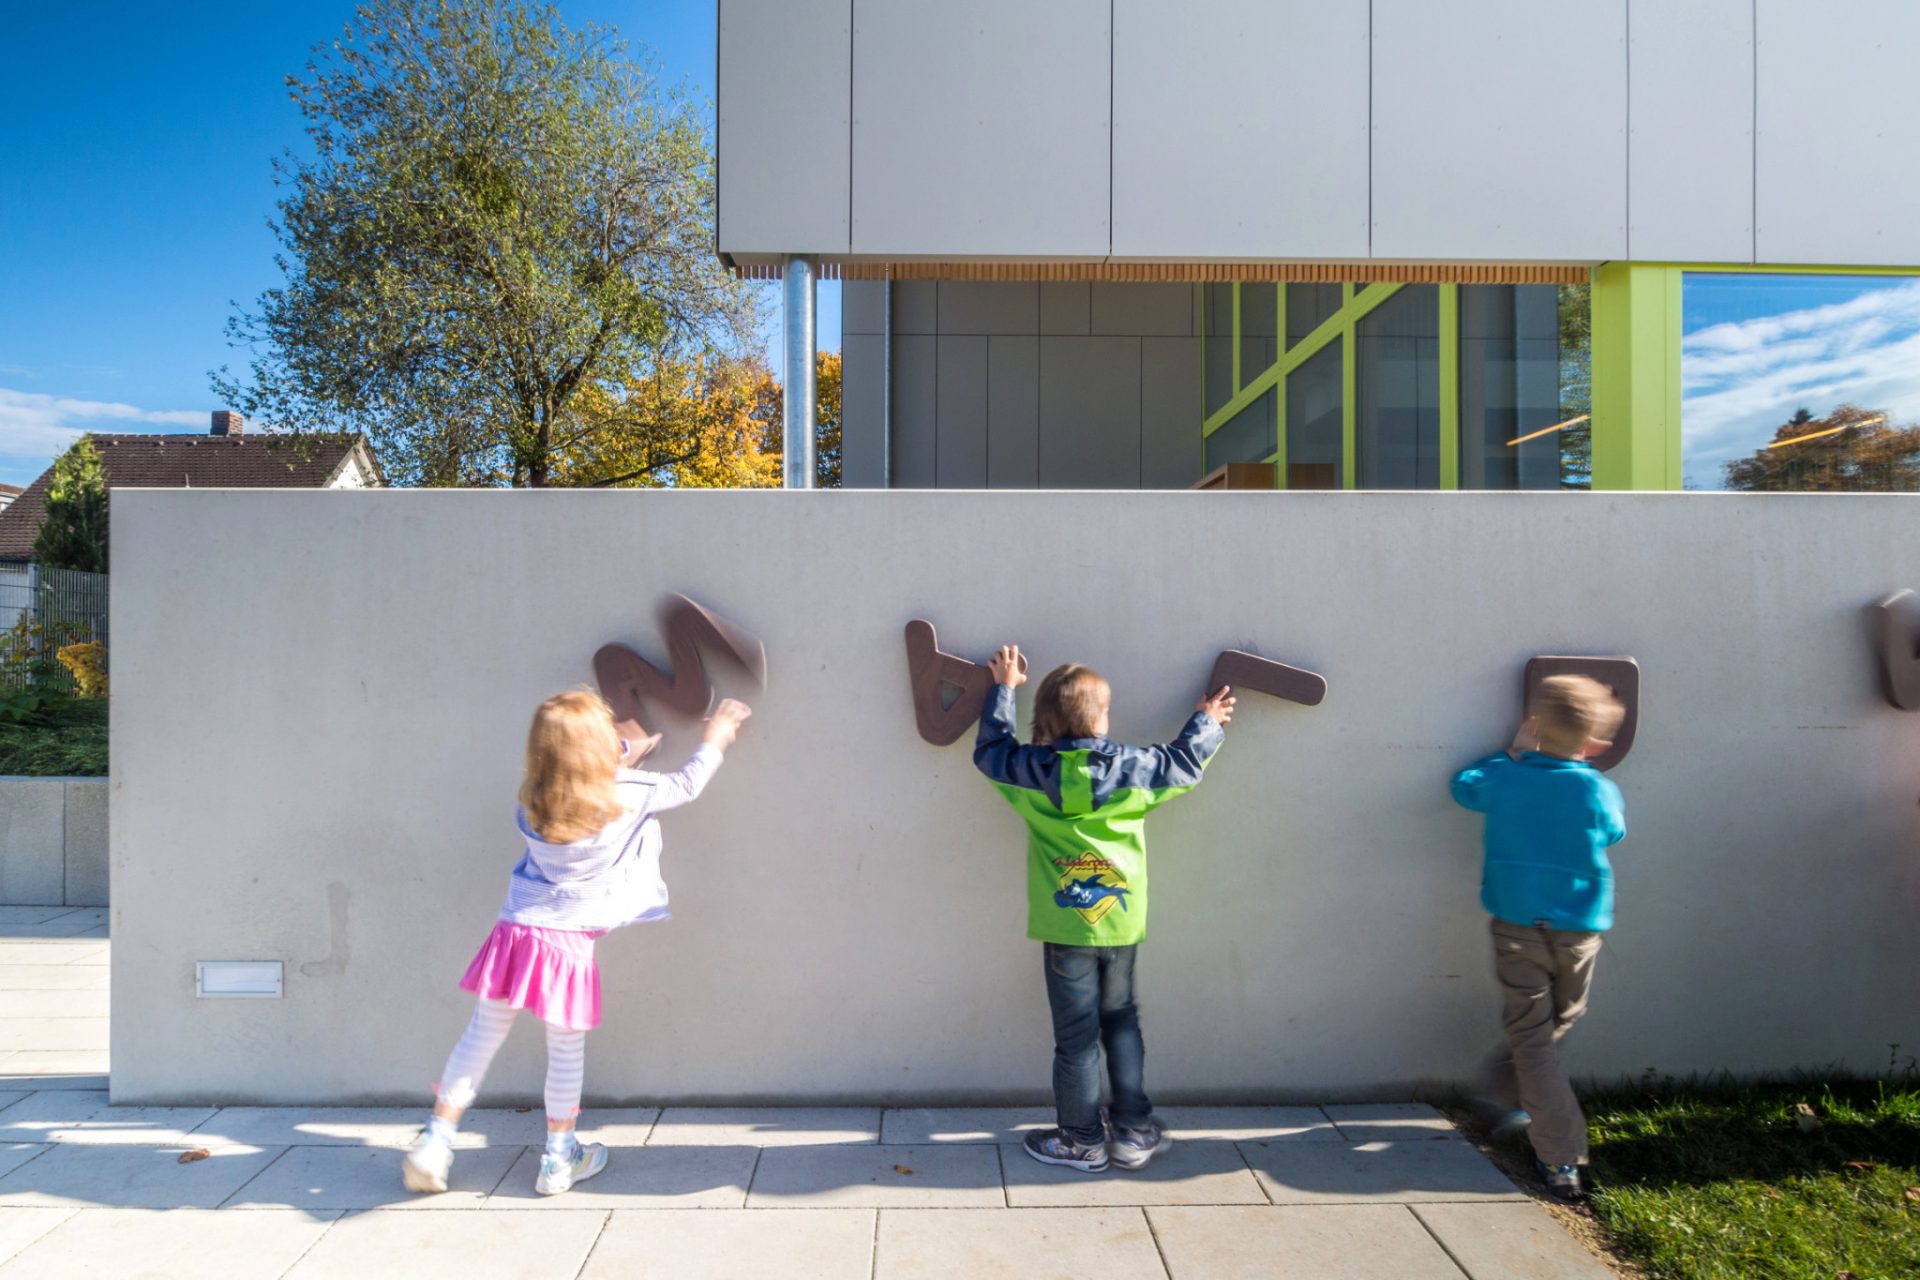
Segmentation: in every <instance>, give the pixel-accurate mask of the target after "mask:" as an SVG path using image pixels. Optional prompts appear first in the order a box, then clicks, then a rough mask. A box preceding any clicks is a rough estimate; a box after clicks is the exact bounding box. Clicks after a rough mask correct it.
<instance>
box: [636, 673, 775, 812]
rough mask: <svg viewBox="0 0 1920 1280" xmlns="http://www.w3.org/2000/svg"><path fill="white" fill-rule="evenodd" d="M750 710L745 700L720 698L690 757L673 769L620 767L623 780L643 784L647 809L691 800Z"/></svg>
mask: <svg viewBox="0 0 1920 1280" xmlns="http://www.w3.org/2000/svg"><path fill="white" fill-rule="evenodd" d="M752 714H753V711H752V710H751V709H750V708H749V707H748V706H747V704H746V703H744V702H736V701H734V700H733V699H732V698H722V699H721V700H720V705H719V706H717V707H715V708H714V709H713V715H712V716H710V717H708V719H707V731H706V733H705V735H704V736H702V738H701V739H700V746H699V747H698V748H697V749H696V750H695V751H694V753H693V758H692V759H690V760H688V761H687V762H686V763H685V764H684V765H681V766H680V768H679V769H678V770H677V771H675V772H673V773H642V772H640V771H639V770H624V771H623V773H624V774H625V780H628V781H633V782H640V783H644V784H646V786H647V788H648V794H647V798H646V801H645V804H646V806H647V810H648V812H650V813H664V812H666V811H667V810H668V809H677V808H679V807H680V806H681V805H683V804H689V803H691V802H692V801H693V800H694V799H695V798H697V797H698V796H699V794H700V793H701V792H702V791H704V790H705V789H706V786H707V782H708V780H709V779H711V778H712V777H713V773H714V770H716V769H718V768H719V767H720V762H721V761H722V760H723V759H724V758H725V752H726V749H727V748H728V747H730V746H732V745H733V740H734V737H735V736H736V735H737V734H738V733H739V732H740V725H741V722H742V721H744V720H745V719H746V718H747V717H748V716H750V715H752Z"/></svg>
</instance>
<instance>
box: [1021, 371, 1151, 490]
mask: <svg viewBox="0 0 1920 1280" xmlns="http://www.w3.org/2000/svg"><path fill="white" fill-rule="evenodd" d="M1140 341H1141V340H1140V339H1139V338H1054V337H1048V338H1042V339H1040V484H1041V486H1042V487H1043V488H1048V489H1134V488H1138V487H1139V485H1140Z"/></svg>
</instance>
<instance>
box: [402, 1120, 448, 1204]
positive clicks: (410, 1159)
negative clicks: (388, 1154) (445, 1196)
mask: <svg viewBox="0 0 1920 1280" xmlns="http://www.w3.org/2000/svg"><path fill="white" fill-rule="evenodd" d="M452 1168H453V1148H452V1147H450V1146H448V1145H447V1144H446V1143H444V1142H442V1141H440V1140H439V1139H438V1138H435V1137H432V1136H431V1135H428V1134H421V1135H420V1139H419V1141H417V1142H415V1143H414V1144H413V1149H412V1150H410V1151H408V1152H407V1158H406V1159H405V1160H402V1161H401V1162H400V1181H401V1182H403V1183H405V1184H406V1188H407V1190H409V1191H415V1192H437V1191H445V1190H446V1189H447V1174H448V1172H449V1171H451V1170H452Z"/></svg>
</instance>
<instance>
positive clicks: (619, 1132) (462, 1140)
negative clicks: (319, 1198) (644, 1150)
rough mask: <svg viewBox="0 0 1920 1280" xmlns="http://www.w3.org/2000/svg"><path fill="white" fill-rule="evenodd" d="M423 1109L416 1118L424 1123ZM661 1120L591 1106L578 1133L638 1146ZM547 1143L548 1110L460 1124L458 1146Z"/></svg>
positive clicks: (641, 1110)
mask: <svg viewBox="0 0 1920 1280" xmlns="http://www.w3.org/2000/svg"><path fill="white" fill-rule="evenodd" d="M426 1114H427V1113H426V1111H425V1110H424V1109H422V1110H421V1111H420V1112H418V1113H417V1114H416V1115H415V1117H414V1119H415V1122H416V1125H415V1127H418V1125H419V1124H420V1123H423V1122H424V1120H425V1117H426ZM659 1118H660V1108H658V1107H588V1108H587V1109H586V1110H584V1111H582V1112H581V1113H580V1119H579V1122H578V1126H577V1128H576V1130H575V1132H576V1133H578V1135H579V1137H580V1141H582V1142H600V1143H605V1144H606V1145H607V1146H609V1147H619V1148H622V1149H624V1148H627V1147H638V1146H643V1145H644V1144H645V1143H646V1141H647V1135H649V1134H650V1133H652V1132H653V1125H654V1121H656V1120H658V1119H659ZM546 1141H547V1113H546V1109H545V1108H544V1107H527V1108H524V1109H515V1110H511V1111H508V1110H502V1109H500V1108H475V1109H474V1110H472V1111H469V1112H467V1115H466V1118H465V1119H464V1120H462V1121H461V1122H460V1137H459V1140H458V1142H457V1143H456V1144H455V1145H457V1146H468V1145H473V1146H482V1147H539V1146H545V1145H546ZM710 1145H712V1146H751V1145H752V1144H751V1143H744V1142H742V1143H724V1142H716V1143H712V1144H710Z"/></svg>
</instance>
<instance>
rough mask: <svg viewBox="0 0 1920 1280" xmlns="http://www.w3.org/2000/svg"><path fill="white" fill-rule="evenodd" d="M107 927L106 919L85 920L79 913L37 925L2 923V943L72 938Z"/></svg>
mask: <svg viewBox="0 0 1920 1280" xmlns="http://www.w3.org/2000/svg"><path fill="white" fill-rule="evenodd" d="M106 927H107V922H106V920H105V919H104V918H102V919H98V920H90V919H85V918H83V917H82V916H81V915H80V914H79V913H78V912H73V913H70V914H67V915H62V916H58V917H56V918H54V919H51V920H45V921H41V922H39V923H36V924H25V923H21V922H17V921H9V922H3V923H0V942H14V941H21V942H25V941H29V940H33V939H39V938H72V937H75V936H77V935H79V934H82V933H86V932H87V931H89V930H92V929H104V928H106Z"/></svg>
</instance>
